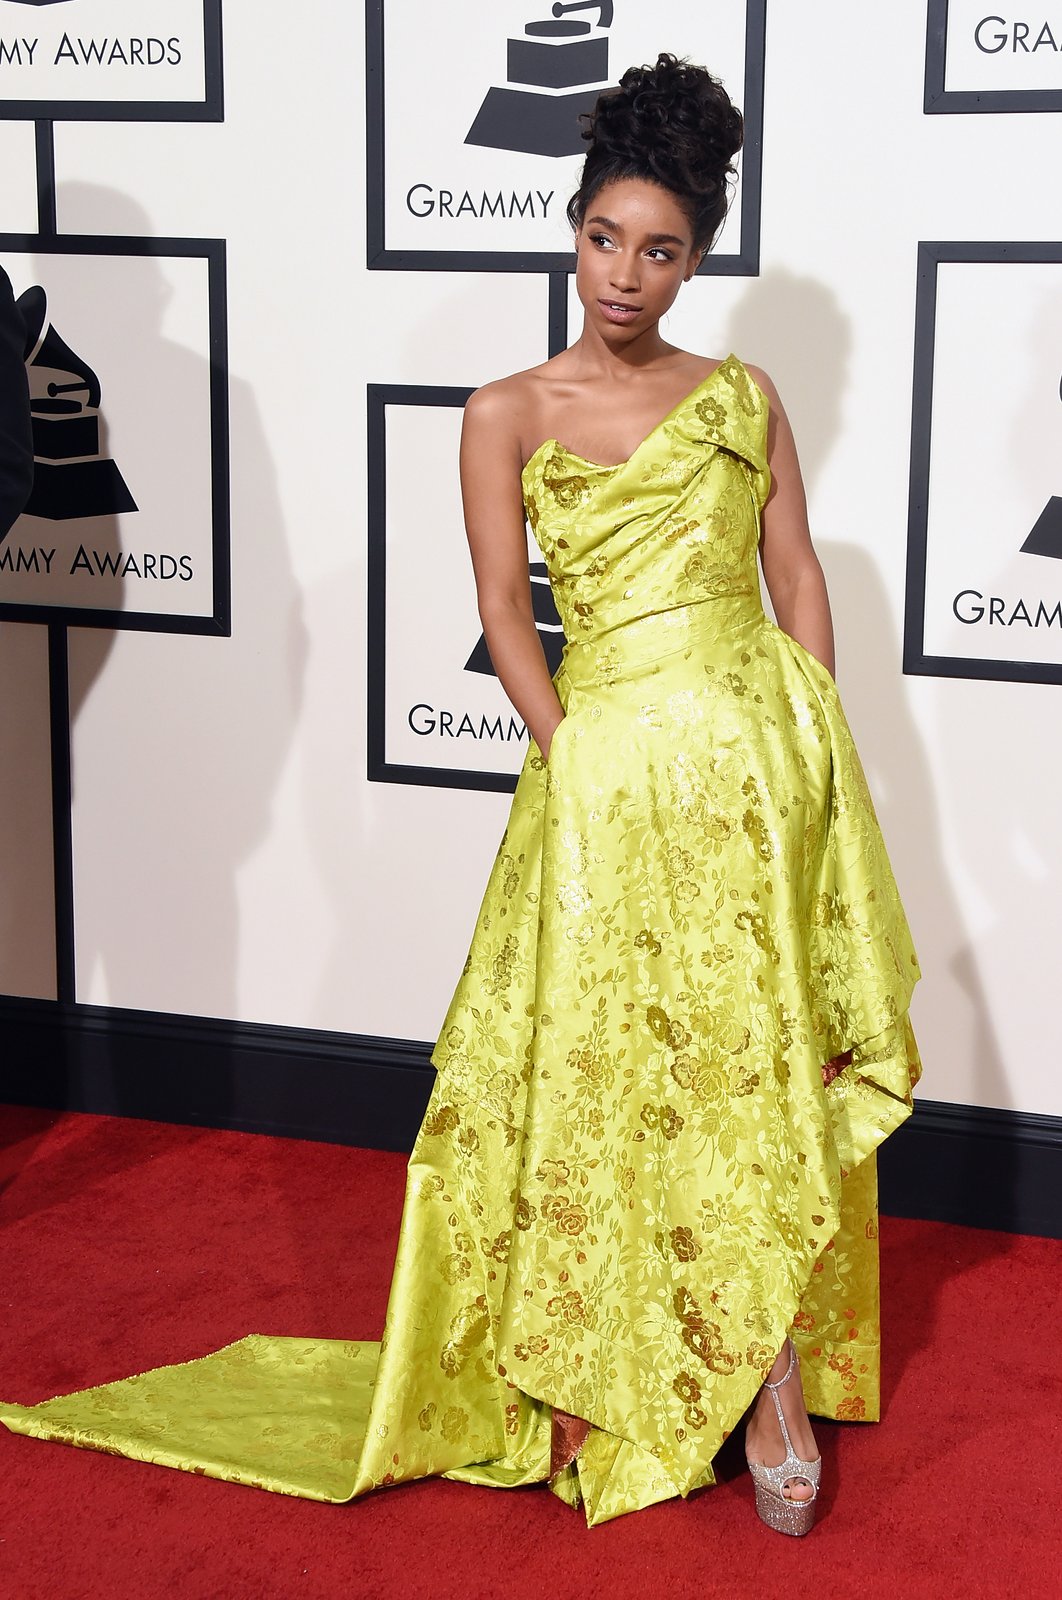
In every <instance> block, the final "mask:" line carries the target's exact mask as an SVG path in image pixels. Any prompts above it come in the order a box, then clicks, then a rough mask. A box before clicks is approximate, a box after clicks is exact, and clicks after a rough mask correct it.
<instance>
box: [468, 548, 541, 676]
mask: <svg viewBox="0 0 1062 1600" xmlns="http://www.w3.org/2000/svg"><path fill="white" fill-rule="evenodd" d="M528 572H529V573H530V575H531V604H532V606H533V608H534V613H535V628H536V630H537V632H538V636H539V638H540V639H541V640H542V648H543V650H544V651H545V652H546V665H547V666H548V667H549V670H550V672H551V673H553V672H556V670H557V668H558V667H559V666H560V661H561V653H562V651H563V649H564V625H563V623H562V622H561V619H560V614H559V612H558V611H557V607H556V606H555V605H554V603H553V590H552V589H551V588H550V586H549V576H548V574H547V572H546V563H545V562H544V561H531V562H529V563H528ZM465 671H466V672H482V673H484V674H485V675H487V676H488V677H494V678H496V677H497V676H498V674H497V673H496V672H495V670H494V663H493V661H492V660H491V659H490V651H489V650H488V649H487V641H486V638H485V637H484V635H483V634H482V633H481V634H480V636H479V638H478V639H477V641H476V645H475V648H474V649H473V651H472V654H471V655H470V656H469V658H468V660H467V661H466V662H465Z"/></svg>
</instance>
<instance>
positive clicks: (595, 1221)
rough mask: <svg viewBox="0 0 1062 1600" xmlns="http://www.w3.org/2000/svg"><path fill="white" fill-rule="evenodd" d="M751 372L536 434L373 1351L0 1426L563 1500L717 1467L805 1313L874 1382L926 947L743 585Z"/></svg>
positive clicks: (841, 1375)
mask: <svg viewBox="0 0 1062 1600" xmlns="http://www.w3.org/2000/svg"><path fill="white" fill-rule="evenodd" d="M767 418H768V405H767V401H766V399H765V397H764V395H763V394H762V392H761V390H760V389H759V388H758V386H757V385H756V384H755V383H754V381H753V380H752V378H751V377H750V376H749V374H748V372H747V371H746V369H745V367H744V366H743V365H742V364H741V362H740V361H738V360H737V359H736V358H735V357H733V356H731V357H729V358H728V359H727V360H726V361H724V362H723V363H722V365H721V366H719V367H717V368H716V369H715V370H714V371H713V372H712V373H711V374H710V375H709V376H708V377H707V378H705V379H704V381H703V382H702V383H700V384H699V385H698V386H697V388H696V389H694V390H693V392H692V393H691V394H689V395H688V396H687V397H686V398H685V399H684V400H683V401H682V402H681V403H680V404H679V405H678V406H676V407H675V409H674V411H672V412H671V413H670V415H669V416H668V417H666V418H665V419H664V421H663V422H661V423H660V425H659V426H658V427H657V428H655V429H654V430H653V432H652V433H651V434H650V435H649V436H648V437H647V438H646V439H645V440H644V441H643V443H642V444H641V445H640V446H639V448H638V449H637V450H636V451H635V452H634V454H633V455H632V456H631V457H630V458H629V460H627V461H625V462H623V463H621V464H619V465H617V466H599V465H596V464H595V463H593V462H590V461H586V460H584V459H582V458H581V457H580V456H577V455H575V454H574V453H573V452H572V451H570V450H567V449H565V448H564V447H563V446H562V445H560V444H559V443H558V442H557V441H556V440H547V441H546V443H545V444H544V445H542V446H541V447H540V448H539V449H538V450H537V451H536V452H535V454H534V456H533V457H532V459H531V460H530V461H529V462H528V464H527V467H526V469H525V471H524V478H523V482H524V496H525V504H526V508H527V515H528V520H529V522H530V525H531V527H532V530H533V531H534V533H535V536H536V538H537V540H538V543H539V546H540V548H541V550H542V554H543V556H544V558H545V560H546V563H547V566H548V570H549V574H550V579H551V582H552V585H553V590H554V594H555V596H556V601H557V605H558V608H559V610H560V613H561V617H562V620H563V623H564V629H565V635H566V638H567V640H568V644H567V646H566V649H565V653H564V657H563V660H562V662H561V665H560V667H559V668H558V670H557V672H556V675H555V679H554V681H555V683H556V687H557V691H558V694H559V695H560V698H561V701H562V703H563V704H564V706H565V710H566V716H565V718H564V720H563V722H562V723H561V724H560V726H559V728H558V729H557V732H556V734H555V736H554V739H553V743H552V745H551V748H550V753H549V759H548V761H544V760H543V758H542V755H541V753H540V751H539V750H538V749H537V748H536V746H535V745H534V744H533V743H532V744H531V745H530V747H529V749H528V752H527V756H526V759H525V761H524V764H523V769H522V771H521V774H520V778H519V782H518V785H517V789H516V793H515V795H514V797H513V802H512V810H511V813H510V816H509V821H508V825H507V827H506V830H505V833H504V835H503V837H502V841H501V845H500V847H499V850H498V854H497V859H496V861H495V863H494V867H493V869H492V871H491V875H490V879H489V882H488V884H487V888H486V893H485V896H484V899H483V904H482V908H481V911H480V914H479V919H478V923H477V925H476V929H475V933H474V936H473V939H472V945H471V950H470V952H469V955H468V959H467V961H466V963H465V966H464V970H463V972H462V974H461V978H460V981H459V983H458V987H457V991H456V993H455V995H454V997H453V1000H452V1002H451V1005H450V1008H449V1011H448V1013H447V1016H446V1019H445V1022H444V1024H443V1028H442V1032H441V1035H440V1038H439V1040H438V1043H437V1045H436V1048H435V1051H434V1055H433V1061H434V1063H435V1066H436V1068H437V1071H438V1077H437V1081H436V1084H435V1088H434V1093H433V1095H432V1099H431V1102H430V1105H429V1107H428V1111H427V1114H426V1116H425V1120H424V1124H423V1126H422V1128H421V1131H420V1134H419V1137H418V1139H417V1143H416V1147H415V1149H414V1151H413V1155H412V1158H411V1161H410V1166H409V1178H408V1188H407V1193H406V1202H405V1210H404V1214H403V1222H402V1232H401V1239H400V1243H399V1248H398V1256H397V1261H396V1266H395V1274H394V1280H393V1284H392V1289H391V1298H390V1304H389V1309H388V1313H387V1321H386V1327H385V1332H384V1338H383V1342H382V1344H381V1345H369V1344H355V1343H345V1342H337V1341H323V1340H318V1341H315V1340H306V1339H286V1338H276V1337H266V1336H263V1335H257V1334H256V1335H252V1336H250V1337H249V1338H247V1339H244V1340H242V1341H240V1342H239V1343H238V1344H235V1345H230V1346H229V1347H227V1348H226V1349H224V1350H221V1351H219V1352H217V1353H216V1354H214V1355H211V1356H208V1357H206V1358H204V1359H202V1360H199V1361H192V1362H189V1363H187V1364H185V1365H182V1366H176V1367H164V1368H161V1369H159V1370H157V1371H154V1372H149V1373H145V1374H142V1375H141V1376H139V1377H135V1378H131V1379H127V1380H124V1381H122V1382H119V1383H114V1384H108V1385H106V1386H105V1387H102V1388H97V1389H90V1390H88V1391H86V1392H83V1393H80V1394H75V1395H70V1396H65V1397H62V1398H59V1399H56V1400H52V1401H48V1402H47V1403H45V1404H43V1405H39V1406H34V1407H19V1406H14V1405H4V1406H0V1417H2V1419H3V1421H4V1422H6V1423H7V1425H8V1427H10V1428H14V1429H17V1430H21V1431H22V1432H25V1433H32V1434H37V1435H39V1436H41V1437H46V1438H53V1439H64V1440H67V1441H69V1442H70V1443H73V1444H79V1445H84V1446H88V1447H91V1448H96V1449H103V1450H108V1451H112V1452H119V1453H122V1454H126V1455H129V1456H134V1457H138V1458H140V1459H143V1460H147V1461H155V1462H160V1463H164V1464H166V1465H169V1466H175V1467H183V1468H186V1469H188V1470H192V1471H195V1472H205V1473H209V1474H213V1475H216V1476H218V1477H222V1478H227V1479H234V1480H236V1481H238V1482H242V1483H251V1484H256V1485H259V1486H261V1487H263V1488H267V1489H272V1490H276V1491H279V1492H282V1493H287V1494H295V1495H304V1496H307V1497H311V1498H316V1499H321V1500H333V1501H343V1500H347V1499H350V1498H352V1497H353V1496H355V1495H360V1494H364V1493H365V1492H366V1491H367V1490H370V1489H373V1488H376V1487H378V1486H380V1485H383V1484H392V1483H399V1482H401V1481H403V1480H408V1479H411V1478H421V1477H426V1476H429V1475H432V1474H445V1475H446V1476H448V1477H451V1478H459V1479H462V1480H464V1481H466V1482H470V1483H475V1484H484V1485H499V1486H502V1485H516V1484H528V1483H533V1482H536V1481H543V1480H546V1479H547V1478H548V1477H549V1473H550V1442H551V1427H552V1417H553V1412H554V1410H556V1411H557V1412H558V1413H562V1412H563V1413H568V1414H569V1415H570V1416H571V1417H575V1418H580V1419H584V1420H585V1421H587V1422H589V1423H590V1425H591V1426H590V1432H589V1434H588V1435H587V1436H586V1438H585V1441H584V1442H583V1444H582V1448H581V1450H580V1451H579V1454H578V1455H577V1456H576V1458H575V1459H574V1460H573V1461H572V1462H571V1463H570V1464H568V1465H567V1466H565V1467H564V1469H563V1470H562V1471H561V1472H560V1473H559V1474H558V1475H557V1476H555V1477H554V1479H553V1482H552V1485H551V1486H552V1488H553V1489H554V1491H555V1492H556V1493H558V1494H560V1495H561V1496H562V1497H563V1498H565V1499H567V1500H568V1501H570V1502H571V1503H572V1504H573V1505H575V1504H579V1503H580V1502H581V1503H582V1504H583V1506H584V1508H585V1514H586V1518H587V1521H588V1522H589V1523H590V1524H595V1523H600V1522H604V1521H607V1520H608V1519H609V1518H611V1517H615V1516H618V1515H620V1514H622V1513H624V1512H627V1511H633V1510H635V1509H637V1508H639V1507H642V1506H647V1505H650V1504H653V1503H654V1502H656V1501H660V1500H663V1499H666V1498H668V1497H670V1496H673V1495H685V1494H687V1493H689V1491H690V1490H692V1489H695V1488H697V1487H699V1486H704V1485H708V1484H711V1483H712V1482H713V1473H712V1460H713V1457H714V1456H715V1455H716V1452H717V1451H718V1449H719V1447H720V1445H721V1443H722V1441H723V1440H724V1439H725V1438H726V1436H727V1434H728V1433H729V1432H730V1431H731V1430H732V1429H733V1428H734V1427H735V1425H736V1423H737V1422H738V1420H739V1418H740V1417H741V1416H742V1413H743V1412H744V1411H745V1410H746V1408H747V1407H748V1405H749V1403H750V1402H751V1400H752V1399H753V1397H754V1396H755V1394H756V1391H757V1389H758V1387H759V1385H760V1383H761V1380H762V1379H763V1377H764V1376H765V1374H766V1371H767V1370H768V1369H769V1367H770V1365H771V1363H772V1361H773V1359H774V1357H775V1355H776V1353H777V1352H778V1350H779V1349H780V1348H781V1346H782V1343H783V1340H784V1338H785V1335H786V1333H787V1331H789V1330H790V1329H792V1330H793V1336H794V1340H795V1343H796V1345H797V1348H798V1350H799V1352H800V1354H801V1357H802V1363H803V1364H802V1376H803V1381H804V1389H805V1396H806V1399H807V1404H808V1409H809V1410H810V1411H812V1412H814V1413H817V1414H819V1415H821V1416H825V1417H835V1418H843V1419H852V1420H854V1419H867V1420H873V1419H875V1418H876V1417H877V1415H878V1369H879V1337H878V1330H879V1319H878V1273H877V1193H876V1168H875V1156H874V1151H875V1149H876V1147H877V1145H878V1144H880V1142H881V1141H882V1140H883V1139H884V1138H885V1137H886V1136H887V1135H888V1134H889V1133H890V1132H892V1130H893V1129H894V1128H896V1127H897V1126H898V1124H900V1123H901V1122H902V1121H903V1120H904V1118H906V1117H907V1116H908V1115H909V1113H910V1111H911V1109H912V1101H911V1091H912V1087H913V1085H914V1084H915V1083H916V1082H917V1079H918V1076H919V1070H920V1069H919V1065H918V1057H917V1052H916V1049H915V1045H914V1040H913V1037H912V1034H911V1030H910V1025H909V1022H908V1014H907V1013H908V1004H909V1000H910V995H911V990H912V987H913V985H914V982H915V980H916V978H917V976H918V967H917V962H916V958H915V955H914V951H913V949H912V945H911V939H910V934H909V931H908V927H907V923H906V921H905V918H904V914H903V910H902V907H901V905H900V901H899V898H898V895H897V891H896V886H895V883H894V881H893V876H892V872H891V870H890V867H889V863H888V859H887V856H886V853H885V848H884V845H883V843H882V839H881V835H880V832H879V829H878V825H877V822H876V819H875V816H874V811H873V807H872V804H871V800H870V796H869V794H868V792H867V787H866V782H865V779H864V776H863V772H862V769H861V767H860V764H859V759H858V757H857V755H856V752H855V749H854V748H853V744H852V739H851V735H850V733H849V730H848V727H847V724H846V722H845V718H844V715H843V712H842V710H841V706H840V702H839V699H838V693H837V690H836V688H835V686H834V683H833V680H832V678H831V676H830V674H829V673H828V672H827V671H826V669H825V668H824V667H823V666H822V665H821V664H820V663H819V662H818V661H817V660H815V659H814V658H813V657H812V656H811V655H810V654H809V653H808V652H807V651H806V650H805V649H803V648H802V646H801V645H799V644H797V643H796V642H795V641H794V640H793V639H791V638H789V636H788V635H787V634H785V633H783V632H782V631H781V630H780V629H779V628H777V627H776V626H775V625H774V624H773V623H772V622H770V621H769V620H768V619H767V617H766V616H765V614H764V611H763V607H762V603H761V599H760V588H759V580H758V573H757V565H756V560H757V546H758V539H759V530H760V512H761V509H762V507H763V504H764V500H765V498H766V495H767V490H768V486H769V481H770V478H769V471H768V467H767V459H766V433H767Z"/></svg>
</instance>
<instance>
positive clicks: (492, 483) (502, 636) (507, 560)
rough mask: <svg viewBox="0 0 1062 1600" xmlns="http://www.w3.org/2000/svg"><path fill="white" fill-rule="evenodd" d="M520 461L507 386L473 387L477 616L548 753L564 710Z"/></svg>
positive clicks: (467, 430) (466, 466)
mask: <svg viewBox="0 0 1062 1600" xmlns="http://www.w3.org/2000/svg"><path fill="white" fill-rule="evenodd" d="M521 466H522V462H521V459H520V434H519V429H518V426H517V425H516V419H515V415H514V403H513V399H512V396H511V391H509V389H508V386H507V385H503V384H488V385H487V387H486V388H484V389H477V391H476V393H475V394H474V395H472V397H471V398H470V400H469V401H468V404H467V405H466V407H465V417H464V426H463V428H462V430H461V498H462V501H463V503H464V512H465V532H466V533H467V535H468V544H469V549H470V550H471V552H472V566H473V570H474V572H475V576H476V595H477V599H478V602H479V615H480V620H481V621H482V623H483V632H484V635H485V637H486V640H487V648H488V649H489V651H490V658H491V661H492V662H493V663H494V670H495V672H496V673H497V674H498V678H499V680H500V682H501V685H502V688H503V689H504V690H505V692H506V694H507V695H508V696H509V699H510V700H511V701H512V703H513V706H514V707H515V709H516V711H517V712H518V714H519V715H520V716H521V717H522V718H523V720H524V722H525V723H526V725H527V728H528V730H529V732H530V734H531V737H532V738H533V739H534V741H535V743H536V744H537V745H538V748H539V749H540V750H541V752H542V754H543V755H544V756H547V755H548V754H549V747H550V743H551V741H552V738H553V733H554V730H555V728H556V727H557V724H558V723H559V722H560V721H561V720H562V719H563V716H564V709H563V707H562V706H561V703H560V700H559V699H558V698H557V691H556V689H554V687H553V682H552V680H551V678H550V673H549V667H548V666H547V664H546V657H545V655H544V653H543V650H542V642H541V640H540V639H539V636H538V630H537V629H536V627H535V616H534V610H533V608H532V603H531V580H530V577H529V575H528V570H527V534H526V532H525V528H524V506H523V496H522V493H521V487H520V469H521Z"/></svg>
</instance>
